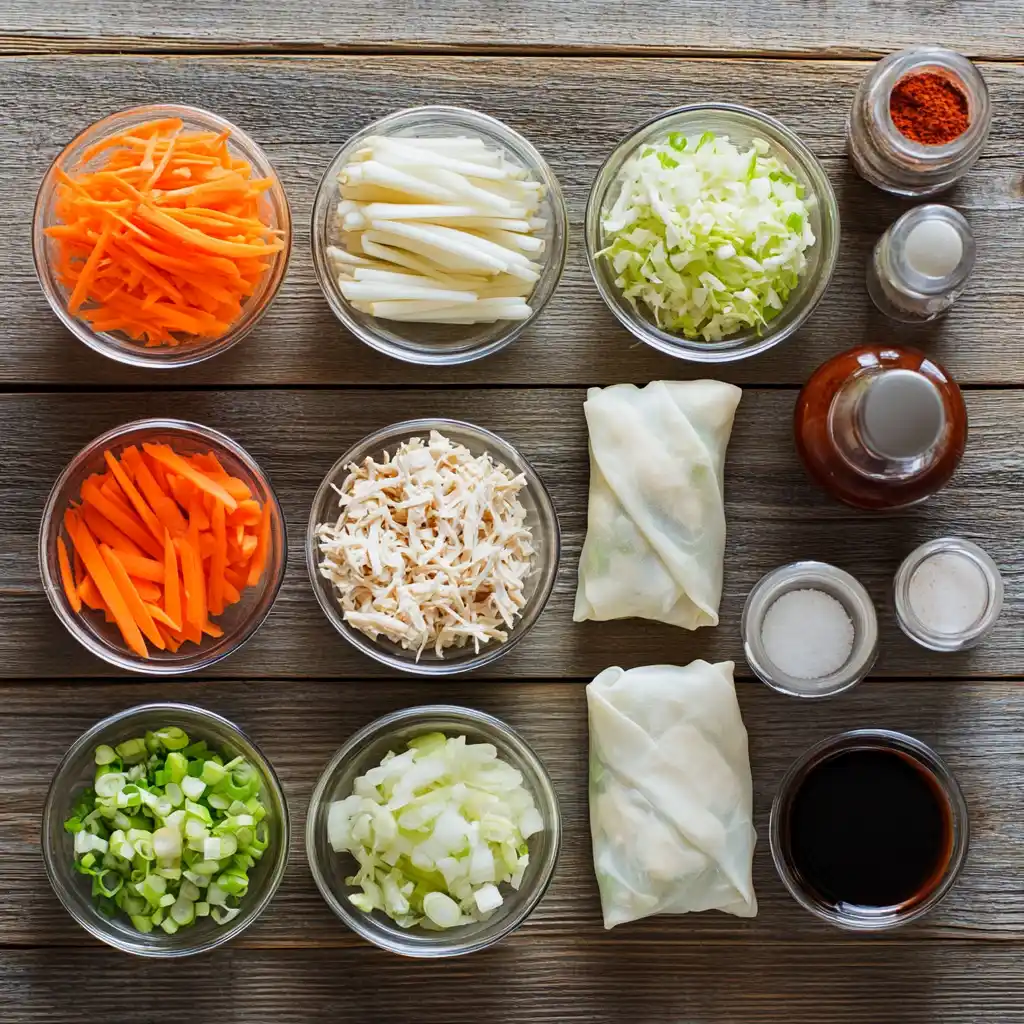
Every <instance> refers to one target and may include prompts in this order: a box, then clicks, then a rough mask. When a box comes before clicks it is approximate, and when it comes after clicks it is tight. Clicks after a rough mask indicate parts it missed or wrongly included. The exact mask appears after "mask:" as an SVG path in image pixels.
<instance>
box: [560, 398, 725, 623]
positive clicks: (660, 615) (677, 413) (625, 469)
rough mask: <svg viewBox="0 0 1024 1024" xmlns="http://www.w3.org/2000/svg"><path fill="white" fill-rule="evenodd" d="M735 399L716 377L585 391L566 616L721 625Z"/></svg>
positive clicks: (582, 619)
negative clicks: (585, 481) (583, 465)
mask: <svg viewBox="0 0 1024 1024" xmlns="http://www.w3.org/2000/svg"><path fill="white" fill-rule="evenodd" d="M741 395H742V391H741V390H740V389H739V388H738V387H735V386H734V385H732V384H724V383H722V382H721V381H716V380H697V381H654V382H653V383H651V384H648V385H647V387H645V388H642V389H641V388H638V387H636V386H634V385H633V384H616V385H614V386H613V387H609V388H591V389H590V390H589V391H588V392H587V400H586V402H585V403H584V405H583V409H584V412H585V414H586V417H587V429H588V431H589V433H590V500H589V507H588V511H587V537H586V540H585V542H584V544H583V553H582V555H581V556H580V567H579V585H578V588H577V591H576V607H575V609H574V611H573V618H574V619H575V620H576V621H577V622H582V621H584V620H585V619H599V620H605V619H621V618H627V617H636V618H643V619H655V620H657V621H659V622H667V623H669V624H670V625H673V626H682V627H683V628H684V629H697V628H698V627H699V626H716V625H717V624H718V603H719V600H720V599H721V596H722V559H723V555H724V551H725V508H724V503H723V488H722V476H723V470H724V465H725V450H726V447H727V446H728V443H729V435H730V434H731V433H732V423H733V417H734V416H735V413H736V407H737V406H738V405H739V401H740V397H741Z"/></svg>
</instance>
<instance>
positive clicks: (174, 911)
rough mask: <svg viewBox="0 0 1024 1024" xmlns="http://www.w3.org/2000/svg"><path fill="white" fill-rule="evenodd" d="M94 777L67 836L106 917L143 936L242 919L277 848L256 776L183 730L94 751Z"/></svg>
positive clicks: (169, 730)
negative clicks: (123, 918)
mask: <svg viewBox="0 0 1024 1024" xmlns="http://www.w3.org/2000/svg"><path fill="white" fill-rule="evenodd" d="M94 760H95V762H96V776H95V779H94V782H93V786H92V788H90V789H87V790H86V791H85V792H84V793H83V794H82V795H81V797H80V798H79V800H78V802H77V804H76V805H75V808H74V811H73V812H72V816H71V817H70V818H68V820H67V821H65V822H64V828H65V829H66V830H67V831H68V832H70V833H72V835H74V837H75V838H74V851H75V870H76V871H78V872H79V873H80V874H83V875H88V876H90V877H91V878H92V895H93V898H94V900H95V901H96V904H97V907H98V909H99V910H100V912H101V913H103V914H105V915H106V916H108V917H114V916H115V915H116V914H117V913H118V912H119V911H120V912H121V913H124V914H126V915H127V916H128V917H129V918H130V919H131V922H132V924H133V925H134V926H135V928H136V929H137V930H138V931H140V932H147V933H148V932H151V931H152V930H153V929H154V928H157V927H159V928H161V929H162V930H163V931H165V932H166V933H167V934H168V935H173V934H174V933H175V932H176V931H177V930H178V929H179V928H184V927H186V926H188V925H191V924H194V923H195V922H196V921H197V920H198V919H199V918H202V917H209V918H211V919H212V920H213V921H215V922H216V923H217V924H227V923H228V922H229V921H231V920H233V919H234V918H235V917H236V916H237V915H238V914H239V912H240V910H239V903H240V901H241V900H242V898H243V897H244V896H245V894H246V892H247V891H248V889H249V871H250V870H251V869H252V868H253V867H254V866H255V864H256V862H257V861H258V860H259V859H260V858H261V857H262V856H263V854H264V852H265V851H266V849H267V847H268V845H269V843H270V840H269V832H268V828H267V823H266V821H265V820H264V819H265V818H266V814H267V810H266V808H265V807H264V805H263V803H262V801H261V800H260V795H259V794H260V787H261V779H260V775H259V772H258V771H257V770H256V769H255V768H254V767H253V766H252V765H251V764H250V763H249V762H248V761H246V760H245V759H244V758H243V757H235V758H231V759H230V760H228V761H225V760H224V758H223V757H222V756H221V755H220V754H218V753H216V752H215V751H211V750H209V749H208V748H207V745H206V742H205V741H204V740H200V741H199V742H197V743H192V742H191V741H190V740H189V737H188V736H187V735H186V733H185V732H184V731H182V730H181V729H179V728H177V727H176V726H169V727H168V728H165V729H157V730H156V731H155V732H147V733H146V735H145V736H139V737H137V738H135V739H129V740H125V741H124V742H123V743H118V744H117V746H116V747H111V746H108V745H107V744H101V745H100V746H98V747H97V748H96V751H95V755H94Z"/></svg>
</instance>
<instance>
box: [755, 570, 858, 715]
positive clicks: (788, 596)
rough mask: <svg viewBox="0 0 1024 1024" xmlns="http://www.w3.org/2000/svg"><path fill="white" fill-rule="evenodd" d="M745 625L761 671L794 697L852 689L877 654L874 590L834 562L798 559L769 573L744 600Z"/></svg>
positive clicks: (771, 683)
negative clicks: (871, 594)
mask: <svg viewBox="0 0 1024 1024" xmlns="http://www.w3.org/2000/svg"><path fill="white" fill-rule="evenodd" d="M741 629H742V633H743V650H744V653H745V655H746V658H747V664H748V665H750V668H751V669H752V670H753V672H754V675H756V676H757V677H758V679H760V680H761V681H762V682H763V683H765V684H767V685H768V686H770V687H771V688H772V689H773V690H778V691H779V692H780V693H786V694H789V696H791V697H832V696H835V694H837V693H842V692H843V691H845V690H849V689H850V688H851V687H852V686H856V684H857V683H859V682H860V681H861V680H862V679H863V678H864V677H865V676H866V675H867V674H868V672H870V671H871V666H872V665H874V663H875V658H876V657H877V655H878V620H877V618H876V616H875V606H874V604H872V602H871V598H870V597H869V596H868V592H867V591H866V590H865V589H864V587H863V586H862V585H861V584H860V583H859V582H858V581H857V580H856V579H854V577H853V576H851V575H850V574H849V573H848V572H844V571H843V570H842V569H837V568H836V567H835V566H834V565H829V564H828V563H827V562H793V563H792V564H790V565H784V566H782V567H781V568H778V569H775V570H774V571H772V572H770V573H768V575H767V576H764V577H762V578H761V580H759V581H758V583H757V584H756V586H755V587H754V589H753V590H751V592H750V594H749V596H748V597H747V600H746V604H745V605H744V606H743V619H742V626H741Z"/></svg>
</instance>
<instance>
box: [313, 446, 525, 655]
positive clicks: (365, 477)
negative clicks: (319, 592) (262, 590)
mask: <svg viewBox="0 0 1024 1024" xmlns="http://www.w3.org/2000/svg"><path fill="white" fill-rule="evenodd" d="M346 469H347V470H348V475H347V476H346V477H345V480H344V482H343V483H342V485H341V487H340V488H338V487H335V490H336V491H337V492H338V505H339V506H340V508H341V514H340V515H339V517H338V519H337V521H336V522H334V523H322V524H320V525H319V526H317V529H316V535H317V540H318V543H319V546H320V553H321V555H322V556H323V560H322V561H321V562H320V572H321V574H322V575H323V576H324V577H326V578H327V579H329V580H330V581H331V582H332V583H333V584H334V588H335V592H336V594H337V596H338V601H339V603H340V604H341V607H342V611H343V613H344V617H345V621H346V622H348V623H350V624H351V625H352V626H354V627H355V628H356V629H359V630H361V631H362V632H364V633H366V634H367V636H369V637H371V638H373V639H374V640H376V639H377V638H378V637H379V636H384V637H386V638H388V639H390V640H393V641H394V642H395V643H397V644H400V645H401V646H402V647H403V648H404V649H405V650H415V651H416V660H417V661H418V660H419V659H420V656H421V655H422V654H423V652H424V651H425V650H427V649H428V648H431V647H432V648H433V650H434V652H435V653H436V654H437V656H438V657H444V654H443V652H444V650H445V649H446V648H449V647H464V646H465V645H466V644H468V643H470V642H472V643H473V645H474V648H475V650H476V651H477V652H479V650H480V646H481V644H486V643H488V642H489V641H491V640H497V641H499V642H504V641H505V640H507V639H508V635H509V633H508V631H509V630H511V629H512V627H513V625H514V621H515V618H516V616H517V615H520V614H522V610H523V607H524V606H525V604H526V597H525V595H524V592H523V591H524V586H525V581H526V578H527V576H528V575H529V573H530V569H531V567H532V563H533V555H534V549H533V546H532V540H533V535H532V533H531V531H530V529H529V527H528V526H527V525H526V516H527V513H526V509H525V508H524V507H523V504H522V502H521V501H520V500H519V492H520V491H521V490H522V489H523V488H524V487H525V486H526V479H525V477H523V476H522V475H520V476H513V475H512V472H511V471H510V470H509V469H507V468H506V467H505V466H503V465H502V464H501V463H496V462H495V461H494V460H493V459H492V458H491V456H490V455H489V454H487V453H484V454H482V455H473V454H472V452H470V451H469V449H468V448H466V447H465V446H464V445H461V444H456V443H454V442H453V441H450V440H449V439H448V438H447V437H445V436H444V435H442V434H440V433H438V432H437V431H436V430H433V431H431V433H430V439H429V441H428V442H427V443H426V444H424V442H423V439H422V438H419V437H414V438H411V439H410V440H409V441H407V442H405V443H404V444H402V445H399V447H398V449H397V450H396V452H395V455H394V458H391V457H389V455H388V453H387V452H384V461H383V462H376V461H374V460H373V459H372V458H368V459H366V460H365V461H364V462H363V464H362V465H361V466H357V465H355V464H352V465H349V466H347V467H346Z"/></svg>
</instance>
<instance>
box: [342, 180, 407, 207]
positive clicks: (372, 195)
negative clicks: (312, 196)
mask: <svg viewBox="0 0 1024 1024" xmlns="http://www.w3.org/2000/svg"><path fill="white" fill-rule="evenodd" d="M338 192H339V194H340V195H341V197H342V199H353V200H355V201H356V202H363V203H407V202H408V201H409V197H408V196H407V195H406V194H405V193H404V192H396V191H395V190H394V189H391V188H381V187H380V186H379V185H346V184H344V183H343V182H339V185H338Z"/></svg>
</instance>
